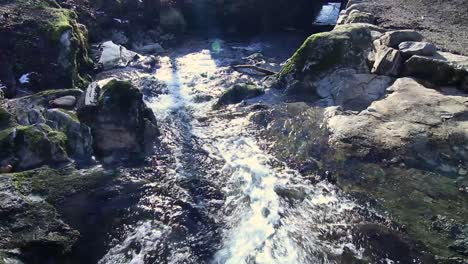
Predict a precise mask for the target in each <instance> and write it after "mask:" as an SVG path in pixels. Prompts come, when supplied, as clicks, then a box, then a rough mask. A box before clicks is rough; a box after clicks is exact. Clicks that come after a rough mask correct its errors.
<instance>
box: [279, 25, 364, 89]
mask: <svg viewBox="0 0 468 264" xmlns="http://www.w3.org/2000/svg"><path fill="white" fill-rule="evenodd" d="M370 44H371V36H370V31H369V29H368V28H367V27H366V26H362V25H346V26H341V27H338V28H337V29H335V30H333V31H331V32H324V33H318V34H314V35H312V36H310V37H309V38H308V39H307V40H306V41H305V42H304V43H303V44H302V46H301V47H300V48H299V49H298V50H297V51H296V52H295V53H294V55H293V56H292V57H291V58H290V59H289V60H288V61H287V63H286V65H285V66H284V67H283V69H282V70H281V71H280V72H279V74H278V79H279V80H280V81H285V80H287V79H288V78H289V79H290V80H288V82H290V81H293V82H296V83H297V84H298V85H299V87H298V88H299V89H302V90H304V91H305V90H306V89H309V86H310V83H311V82H313V81H314V80H316V79H317V78H320V77H321V76H323V74H326V73H329V72H330V71H332V70H334V69H336V68H339V67H356V68H361V67H362V64H363V61H364V60H365V59H366V56H365V52H366V50H367V49H368V48H369V47H370ZM286 77H288V78H286ZM291 84H292V83H289V85H291ZM297 84H296V85H297Z"/></svg>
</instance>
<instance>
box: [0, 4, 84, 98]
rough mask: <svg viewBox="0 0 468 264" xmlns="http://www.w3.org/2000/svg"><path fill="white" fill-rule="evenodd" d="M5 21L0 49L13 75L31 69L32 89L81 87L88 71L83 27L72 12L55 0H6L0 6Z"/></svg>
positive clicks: (1, 26)
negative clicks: (32, 75) (6, 18)
mask: <svg viewBox="0 0 468 264" xmlns="http://www.w3.org/2000/svg"><path fill="white" fill-rule="evenodd" d="M7 14H8V17H9V19H8V21H9V23H5V25H3V24H2V25H0V38H1V39H2V40H3V41H2V43H0V49H3V50H9V51H10V52H9V55H7V58H6V61H8V62H9V63H10V64H11V65H12V69H13V73H14V75H15V76H16V78H19V76H21V75H23V74H26V73H31V72H34V73H35V76H37V77H36V78H35V79H34V81H33V82H31V83H30V84H29V85H30V86H31V87H30V88H31V89H34V90H44V89H51V88H57V89H58V88H60V89H61V88H71V87H84V86H85V84H86V82H87V80H86V78H85V76H86V73H88V72H90V71H91V70H92V60H91V59H90V57H89V47H88V41H87V30H86V28H84V27H83V26H82V25H80V24H78V23H77V15H76V14H75V12H74V11H72V10H69V9H64V8H60V6H59V5H58V4H57V3H56V2H55V1H49V0H34V1H23V0H21V1H10V2H9V3H7V4H5V5H3V6H2V7H1V8H0V15H1V16H6V15H7Z"/></svg>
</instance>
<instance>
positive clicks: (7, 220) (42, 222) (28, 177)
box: [0, 166, 110, 263]
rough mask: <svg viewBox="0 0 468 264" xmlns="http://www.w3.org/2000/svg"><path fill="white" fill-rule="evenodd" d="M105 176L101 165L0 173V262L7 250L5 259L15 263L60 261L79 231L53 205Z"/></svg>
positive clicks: (90, 187) (103, 178)
mask: <svg viewBox="0 0 468 264" xmlns="http://www.w3.org/2000/svg"><path fill="white" fill-rule="evenodd" d="M106 178H110V177H109V176H105V175H104V173H103V171H102V169H100V168H92V169H86V170H76V169H74V168H72V167H69V166H67V167H65V168H63V169H52V168H49V167H41V168H39V169H35V170H31V171H24V172H20V173H8V174H4V173H0V216H1V217H0V226H1V228H0V262H1V261H2V259H1V257H2V253H6V254H5V255H7V256H8V258H9V260H8V261H14V260H13V259H15V258H18V259H21V262H18V263H47V262H48V261H52V262H53V263H61V262H62V260H63V256H64V255H65V254H67V253H69V252H70V250H71V249H72V246H73V245H74V243H75V242H76V241H77V240H78V238H79V235H80V234H79V233H78V231H76V230H74V229H72V228H71V227H70V226H69V225H67V224H66V223H64V221H63V220H62V219H61V215H60V214H59V213H58V212H57V211H56V209H55V208H54V206H58V205H59V204H63V202H64V200H65V198H68V197H69V196H70V195H74V194H77V193H79V192H83V191H85V192H86V191H89V190H90V189H92V188H95V187H96V186H97V185H98V184H99V183H102V182H103V181H104V180H105V179H106ZM75 197H76V196H75ZM72 210H80V209H78V208H73V209H72ZM61 212H63V211H61ZM8 261H7V263H9V262H8ZM12 263H17V262H12Z"/></svg>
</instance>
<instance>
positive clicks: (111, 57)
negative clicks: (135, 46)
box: [99, 41, 140, 70]
mask: <svg viewBox="0 0 468 264" xmlns="http://www.w3.org/2000/svg"><path fill="white" fill-rule="evenodd" d="M101 51H102V53H101V55H100V57H99V64H101V65H102V66H103V69H104V70H110V69H114V68H121V67H126V66H127V65H129V64H130V62H132V61H135V60H137V59H138V58H139V57H140V56H139V55H138V54H137V53H136V52H133V51H130V50H127V49H126V48H125V47H123V46H120V45H117V44H115V43H114V42H112V41H107V42H104V43H103V44H102V45H101Z"/></svg>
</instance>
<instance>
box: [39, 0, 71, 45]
mask: <svg viewBox="0 0 468 264" xmlns="http://www.w3.org/2000/svg"><path fill="white" fill-rule="evenodd" d="M48 11H49V15H50V16H51V18H50V19H49V20H47V21H45V22H46V23H45V24H44V27H45V30H46V31H47V32H48V34H49V35H50V39H51V41H52V42H53V43H56V42H58V41H60V37H61V35H62V34H63V33H64V32H65V31H66V30H69V29H72V21H71V20H72V19H73V18H75V17H76V14H75V13H74V12H73V11H70V10H67V9H62V8H50V9H48Z"/></svg>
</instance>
